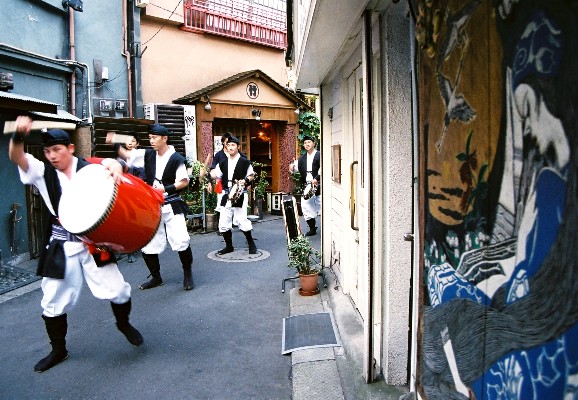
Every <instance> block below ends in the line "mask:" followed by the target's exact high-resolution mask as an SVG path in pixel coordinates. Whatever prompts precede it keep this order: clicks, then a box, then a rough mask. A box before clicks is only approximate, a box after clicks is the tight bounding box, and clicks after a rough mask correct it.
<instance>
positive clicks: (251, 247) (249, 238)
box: [242, 231, 257, 254]
mask: <svg viewBox="0 0 578 400" xmlns="http://www.w3.org/2000/svg"><path fill="white" fill-rule="evenodd" d="M242 232H243V233H244V234H245V237H246V238H247V244H248V245H249V254H257V246H255V241H253V236H252V234H251V231H242Z"/></svg>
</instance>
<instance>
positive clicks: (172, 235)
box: [106, 124, 194, 290]
mask: <svg viewBox="0 0 578 400" xmlns="http://www.w3.org/2000/svg"><path fill="white" fill-rule="evenodd" d="M174 136H175V134H174V133H173V132H171V131H169V130H168V129H167V128H166V127H164V126H162V125H160V124H152V125H150V126H149V140H150V143H151V147H152V149H133V150H131V151H130V152H128V151H127V150H126V149H125V148H124V147H119V148H118V154H119V156H120V157H122V158H123V159H125V160H126V162H127V164H128V166H129V168H130V167H133V168H134V167H137V168H144V174H145V178H144V181H145V182H146V183H148V184H149V185H151V186H152V187H153V189H155V190H157V191H158V192H159V193H162V194H163V196H164V197H165V203H164V205H163V206H162V221H161V224H160V226H159V229H158V230H157V232H156V234H155V236H154V237H153V238H152V240H151V241H150V242H149V243H148V244H147V245H146V246H145V247H143V248H142V256H143V259H144V261H145V264H146V266H147V268H148V269H149V271H150V275H149V277H150V280H148V281H147V282H145V283H143V284H142V285H140V289H142V290H145V289H151V288H155V287H157V286H161V285H162V284H163V279H162V277H161V266H160V261H159V254H160V253H162V252H163V250H164V249H165V248H166V245H167V239H168V242H169V245H170V246H171V249H172V250H173V251H177V252H178V253H179V258H180V260H181V264H182V266H183V276H184V277H183V288H184V289H185V290H191V289H193V287H194V283H193V272H192V268H193V253H192V251H191V245H190V242H189V241H190V237H189V231H188V230H187V221H186V218H185V217H186V215H187V213H188V212H189V208H188V207H187V205H186V204H185V202H184V201H183V199H182V198H181V196H180V195H179V193H180V192H181V190H183V189H185V188H186V187H187V186H188V185H189V175H188V173H187V168H186V166H185V157H183V156H182V155H180V154H179V153H177V152H176V151H175V148H174V147H173V146H172V145H169V140H170V138H171V137H174ZM106 141H107V143H113V142H114V133H113V132H109V133H108V134H107V138H106Z"/></svg>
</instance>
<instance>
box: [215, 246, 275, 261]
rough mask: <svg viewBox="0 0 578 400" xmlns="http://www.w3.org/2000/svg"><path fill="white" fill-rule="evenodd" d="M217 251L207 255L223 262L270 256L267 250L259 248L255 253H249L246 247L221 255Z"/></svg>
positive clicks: (257, 259) (263, 258) (253, 259)
mask: <svg viewBox="0 0 578 400" xmlns="http://www.w3.org/2000/svg"><path fill="white" fill-rule="evenodd" d="M218 251H219V250H215V251H212V252H210V253H209V254H207V257H209V258H210V259H211V260H215V261H223V262H252V261H261V260H265V259H267V258H269V256H270V254H269V252H268V251H265V250H261V249H257V254H249V249H248V248H241V249H235V251H233V252H232V253H227V254H223V255H222V256H221V255H218V254H217V252H218Z"/></svg>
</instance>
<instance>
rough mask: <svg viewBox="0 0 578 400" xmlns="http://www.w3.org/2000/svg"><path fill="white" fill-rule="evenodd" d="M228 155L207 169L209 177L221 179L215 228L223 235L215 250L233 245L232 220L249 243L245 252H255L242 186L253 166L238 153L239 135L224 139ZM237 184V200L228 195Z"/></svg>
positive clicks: (227, 249)
mask: <svg viewBox="0 0 578 400" xmlns="http://www.w3.org/2000/svg"><path fill="white" fill-rule="evenodd" d="M227 151H228V152H229V157H228V158H226V159H224V160H223V161H221V162H220V163H219V164H217V166H216V167H215V169H213V170H211V178H213V179H221V180H222V183H223V192H224V195H223V198H222V199H221V210H220V212H219V232H221V233H222V235H223V239H225V247H224V248H223V249H221V250H219V251H218V252H217V254H219V255H223V254H227V253H232V252H233V251H234V250H235V248H234V247H233V231H232V229H233V221H235V222H236V223H237V224H238V225H239V229H240V230H241V232H243V234H244V235H245V238H246V239H247V244H248V245H249V254H257V246H256V245H255V242H254V241H253V236H252V234H251V230H252V229H253V224H251V221H249V220H248V219H247V202H248V201H249V200H248V196H247V192H246V190H245V187H247V186H249V185H250V184H251V181H252V180H253V178H254V172H253V166H252V165H251V161H249V160H248V159H247V158H243V157H241V155H240V154H239V139H237V138H236V137H235V136H231V137H230V138H229V140H228V142H227ZM235 183H236V184H237V185H240V187H241V189H242V190H243V194H242V195H241V197H240V198H239V199H238V200H236V201H235V200H234V199H230V198H229V196H230V195H231V193H230V192H231V189H232V188H233V186H234V185H235Z"/></svg>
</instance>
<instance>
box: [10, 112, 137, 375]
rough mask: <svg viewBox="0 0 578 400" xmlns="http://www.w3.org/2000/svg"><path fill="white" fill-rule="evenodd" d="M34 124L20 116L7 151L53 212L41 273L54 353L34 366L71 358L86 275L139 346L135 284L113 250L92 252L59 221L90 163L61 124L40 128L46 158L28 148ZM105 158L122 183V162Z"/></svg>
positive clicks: (94, 291) (43, 366)
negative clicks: (62, 204)
mask: <svg viewBox="0 0 578 400" xmlns="http://www.w3.org/2000/svg"><path fill="white" fill-rule="evenodd" d="M31 125H32V120H31V119H30V118H28V117H26V116H21V117H18V119H17V120H16V132H15V133H14V134H13V135H12V139H11V140H10V145H9V150H8V154H9V157H10V160H12V161H13V162H14V163H15V164H16V165H18V170H19V173H20V179H21V181H22V183H24V184H25V185H34V186H35V187H36V188H37V189H38V191H39V192H40V194H41V196H42V199H43V200H44V203H45V204H46V207H47V208H48V210H49V212H50V214H51V216H50V217H49V218H47V221H48V224H47V227H46V228H47V229H46V244H45V245H43V246H42V250H41V255H40V259H39V263H38V271H37V273H38V275H41V276H42V277H43V279H42V292H43V297H42V302H41V305H42V308H43V313H42V318H43V319H44V323H45V326H46V331H47V333H48V337H49V338H50V344H51V345H52V351H51V352H50V354H48V356H46V357H44V358H43V359H42V360H40V361H38V363H37V364H36V365H35V366H34V370H35V371H36V372H43V371H46V370H48V369H50V368H52V367H54V366H55V365H57V364H59V363H60V362H62V361H64V360H65V359H67V358H68V351H67V349H66V334H67V330H68V322H67V313H68V312H70V311H71V310H72V309H73V308H74V306H75V305H76V302H77V300H78V297H79V295H80V291H81V289H82V278H83V276H84V278H85V280H86V283H87V285H88V287H89V289H90V291H91V292H92V294H93V295H94V297H96V298H98V299H103V300H109V301H110V302H111V306H112V311H113V313H114V316H115V317H116V326H117V328H118V329H119V330H120V331H121V332H122V333H123V334H124V335H125V336H126V338H127V340H128V341H129V342H130V343H131V344H132V345H135V346H140V345H141V344H142V343H143V338H142V336H141V334H140V332H139V331H138V330H137V329H136V328H134V327H133V326H132V325H131V324H130V323H129V314H130V311H131V297H130V294H131V288H130V285H129V284H128V283H127V282H126V281H125V280H124V278H123V276H122V274H121V273H120V271H119V270H118V267H117V264H116V262H115V261H114V258H113V256H112V254H109V253H107V252H104V253H99V254H94V255H92V254H90V253H89V250H88V248H87V246H85V245H84V243H83V242H82V241H81V240H80V239H79V238H78V237H76V236H74V235H73V234H71V233H70V232H68V231H66V230H65V229H64V228H63V227H62V225H60V223H59V222H58V215H57V212H58V204H59V200H60V196H61V194H62V193H63V192H65V191H66V190H72V189H71V188H70V180H71V179H72V177H73V176H75V174H76V172H77V171H78V170H79V169H81V168H83V167H85V166H86V165H89V163H88V162H87V161H86V160H84V159H82V158H77V157H75V156H74V155H73V153H74V144H72V143H71V141H70V136H69V134H68V133H67V132H65V131H63V130H60V129H51V130H48V131H45V132H43V133H42V144H43V147H44V156H45V157H46V159H47V160H48V163H44V162H42V161H40V160H38V159H36V158H35V157H34V156H32V155H31V154H28V153H25V152H24V138H25V137H26V136H27V135H28V134H29V133H30V129H31ZM101 163H102V165H104V166H105V167H106V168H107V169H108V170H109V171H110V174H111V175H112V177H113V178H114V180H115V181H116V182H117V183H120V178H121V176H122V167H121V166H120V164H119V163H118V162H117V161H115V160H113V159H104V160H102V162H101ZM87 201H90V199H87Z"/></svg>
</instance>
